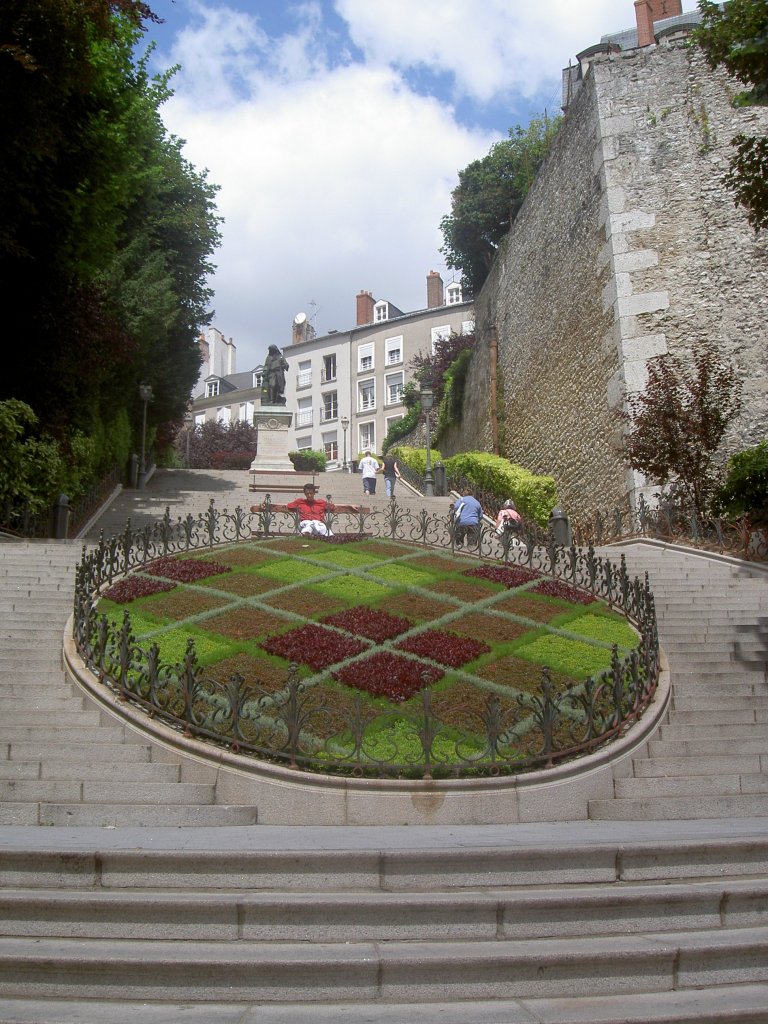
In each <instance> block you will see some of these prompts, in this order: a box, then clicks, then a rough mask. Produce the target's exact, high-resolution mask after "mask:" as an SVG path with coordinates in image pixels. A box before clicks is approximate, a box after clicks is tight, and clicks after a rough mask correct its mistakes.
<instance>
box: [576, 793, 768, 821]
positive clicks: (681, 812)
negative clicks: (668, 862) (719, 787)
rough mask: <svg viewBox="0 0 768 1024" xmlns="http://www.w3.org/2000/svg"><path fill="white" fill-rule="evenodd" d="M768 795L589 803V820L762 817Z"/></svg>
mask: <svg viewBox="0 0 768 1024" xmlns="http://www.w3.org/2000/svg"><path fill="white" fill-rule="evenodd" d="M766 816H768V794H760V793H757V794H738V795H736V794H734V795H730V796H729V795H721V796H718V795H711V794H705V795H704V796H702V797H696V796H677V797H676V796H669V797H665V796H662V797H657V798H654V797H653V796H649V797H647V798H642V797H639V798H637V799H626V800H623V799H614V800H590V801H589V817H590V818H592V819H595V820H600V821H673V820H680V821H692V820H696V819H698V818H764V817H766Z"/></svg>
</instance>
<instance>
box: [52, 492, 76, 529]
mask: <svg viewBox="0 0 768 1024" xmlns="http://www.w3.org/2000/svg"><path fill="white" fill-rule="evenodd" d="M71 512H72V509H71V508H70V507H69V498H68V497H67V496H66V494H60V495H59V496H58V498H57V499H56V501H55V503H54V506H53V539H54V540H66V539H67V536H68V534H69V517H70V514H71Z"/></svg>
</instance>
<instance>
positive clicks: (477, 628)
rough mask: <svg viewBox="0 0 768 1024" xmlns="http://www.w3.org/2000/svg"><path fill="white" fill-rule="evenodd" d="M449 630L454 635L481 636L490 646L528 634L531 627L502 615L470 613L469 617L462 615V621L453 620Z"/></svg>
mask: <svg viewBox="0 0 768 1024" xmlns="http://www.w3.org/2000/svg"><path fill="white" fill-rule="evenodd" d="M494 607H495V605H494ZM449 628H450V629H451V631H452V632H454V633H461V634H462V636H473V637H474V636H481V637H482V638H483V640H486V641H487V642H488V643H489V644H504V643H508V642H509V641H510V640H516V639H517V638H518V637H519V636H522V635H523V633H527V632H528V628H529V627H528V626H523V625H522V624H521V623H519V622H513V621H512V619H505V618H502V616H501V615H486V614H484V613H483V612H470V614H469V615H462V617H461V618H460V619H452V620H451V623H450V626H449Z"/></svg>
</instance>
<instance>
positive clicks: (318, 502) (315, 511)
mask: <svg viewBox="0 0 768 1024" xmlns="http://www.w3.org/2000/svg"><path fill="white" fill-rule="evenodd" d="M303 491H304V495H303V497H301V498H296V499H294V501H289V502H288V504H287V505H273V506H272V508H273V510H274V511H275V512H283V511H288V512H298V514H299V532H300V533H302V534H304V536H305V537H313V536H314V537H332V536H333V531H332V530H330V529H329V527H328V525H327V523H326V521H325V517H326V513H327V512H359V511H360V506H359V505H334V504H333V503H332V502H330V501H326V500H325V498H317V497H315V495H316V494H317V488H316V487H315V485H314V484H304V487H303ZM251 511H252V512H257V511H259V509H258V506H255V505H254V507H253V508H252V509H251Z"/></svg>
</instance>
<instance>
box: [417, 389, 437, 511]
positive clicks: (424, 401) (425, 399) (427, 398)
mask: <svg viewBox="0 0 768 1024" xmlns="http://www.w3.org/2000/svg"><path fill="white" fill-rule="evenodd" d="M419 401H420V402H421V408H422V411H423V413H424V416H425V418H426V422H427V465H426V472H425V473H424V497H425V498H434V496H435V481H434V479H433V477H432V450H431V449H432V438H431V436H430V422H429V413H430V410H431V409H432V406H433V404H434V401H435V396H434V393H433V392H432V390H431V388H422V389H421V391H420V393H419Z"/></svg>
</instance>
